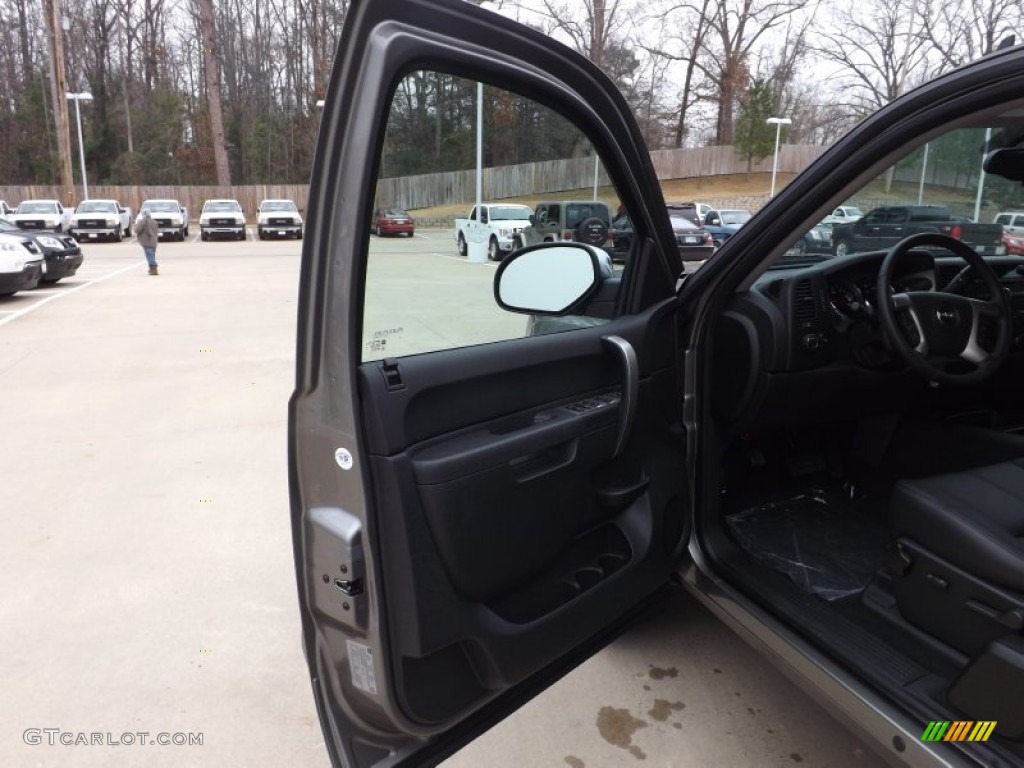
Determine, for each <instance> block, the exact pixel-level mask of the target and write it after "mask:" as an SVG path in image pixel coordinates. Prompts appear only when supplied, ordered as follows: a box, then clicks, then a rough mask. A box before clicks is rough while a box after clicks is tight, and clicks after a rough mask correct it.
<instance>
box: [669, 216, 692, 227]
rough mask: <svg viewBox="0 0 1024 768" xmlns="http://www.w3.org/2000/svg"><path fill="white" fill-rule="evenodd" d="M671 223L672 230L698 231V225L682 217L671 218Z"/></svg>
mask: <svg viewBox="0 0 1024 768" xmlns="http://www.w3.org/2000/svg"><path fill="white" fill-rule="evenodd" d="M668 218H669V221H671V222H672V229H675V230H680V229H697V225H696V224H694V223H693V222H692V221H690V220H689V219H684V218H683V217H682V216H669V217H668Z"/></svg>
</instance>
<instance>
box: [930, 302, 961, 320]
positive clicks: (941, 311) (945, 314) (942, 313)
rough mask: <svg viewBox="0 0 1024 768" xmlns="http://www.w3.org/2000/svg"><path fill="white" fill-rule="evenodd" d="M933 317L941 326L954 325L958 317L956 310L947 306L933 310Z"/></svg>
mask: <svg viewBox="0 0 1024 768" xmlns="http://www.w3.org/2000/svg"><path fill="white" fill-rule="evenodd" d="M935 316H936V317H938V318H939V322H940V323H942V324H943V325H956V323H957V320H958V319H959V317H960V316H959V314H958V313H957V311H956V308H955V307H951V306H949V305H948V304H947V305H946V306H943V307H939V308H938V309H937V310H935Z"/></svg>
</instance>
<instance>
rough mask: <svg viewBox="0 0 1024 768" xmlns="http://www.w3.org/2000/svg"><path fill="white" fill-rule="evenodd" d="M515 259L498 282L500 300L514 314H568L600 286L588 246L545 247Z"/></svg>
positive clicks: (526, 252)
mask: <svg viewBox="0 0 1024 768" xmlns="http://www.w3.org/2000/svg"><path fill="white" fill-rule="evenodd" d="M512 258H513V260H512V261H510V262H509V264H508V265H507V266H506V267H505V269H504V270H502V272H501V274H500V275H499V276H498V277H499V279H498V281H497V296H498V298H499V299H500V301H501V303H502V304H504V305H505V307H506V308H507V309H509V310H510V311H514V312H546V313H547V312H549V313H561V312H565V311H566V310H568V309H569V308H570V307H572V306H573V305H574V304H576V303H577V302H578V301H579V300H580V299H582V298H583V297H584V296H585V295H586V294H587V293H589V292H590V290H591V289H592V288H593V287H594V286H595V285H596V284H597V282H598V274H597V270H596V269H595V268H594V260H593V258H592V257H591V254H590V250H589V249H588V248H586V247H585V246H579V245H556V244H552V245H542V246H539V247H538V248H536V249H534V250H529V251H523V252H522V253H517V254H515V255H514V256H513V257H512Z"/></svg>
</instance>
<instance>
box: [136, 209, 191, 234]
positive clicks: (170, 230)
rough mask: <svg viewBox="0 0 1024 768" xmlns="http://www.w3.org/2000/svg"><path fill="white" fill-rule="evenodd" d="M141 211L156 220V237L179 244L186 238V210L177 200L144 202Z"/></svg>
mask: <svg viewBox="0 0 1024 768" xmlns="http://www.w3.org/2000/svg"><path fill="white" fill-rule="evenodd" d="M142 211H149V213H150V215H151V216H152V217H153V218H154V219H156V225H157V227H158V230H157V236H158V237H161V238H164V237H169V238H170V239H172V240H177V241H179V242H181V241H183V240H184V239H185V238H186V237H188V208H186V207H185V206H183V205H182V204H181V203H179V202H178V201H177V200H146V201H145V202H144V203H143V204H142V206H141V207H140V208H139V212H140V213H141V212H142Z"/></svg>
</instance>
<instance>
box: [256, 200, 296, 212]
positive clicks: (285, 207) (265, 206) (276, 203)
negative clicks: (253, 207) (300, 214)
mask: <svg viewBox="0 0 1024 768" xmlns="http://www.w3.org/2000/svg"><path fill="white" fill-rule="evenodd" d="M260 210H261V211H263V212H266V211H297V210H298V208H296V207H295V203H293V202H292V201H291V200H264V201H263V203H262V205H260Z"/></svg>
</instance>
